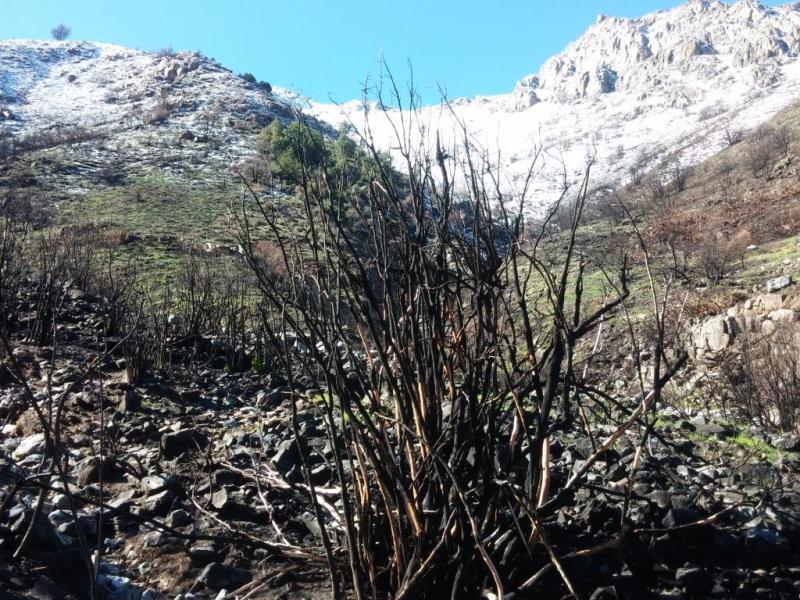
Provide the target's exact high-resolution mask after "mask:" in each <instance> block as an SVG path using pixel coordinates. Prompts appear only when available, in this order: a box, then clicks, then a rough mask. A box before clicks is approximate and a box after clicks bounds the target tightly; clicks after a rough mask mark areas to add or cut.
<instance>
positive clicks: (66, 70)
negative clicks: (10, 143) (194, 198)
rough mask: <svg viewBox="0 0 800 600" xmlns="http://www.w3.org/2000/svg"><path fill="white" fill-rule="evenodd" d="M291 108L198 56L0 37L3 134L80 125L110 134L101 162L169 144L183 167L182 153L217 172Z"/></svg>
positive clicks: (29, 134)
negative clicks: (259, 132) (261, 131)
mask: <svg viewBox="0 0 800 600" xmlns="http://www.w3.org/2000/svg"><path fill="white" fill-rule="evenodd" d="M291 114H292V113H291V107H290V106H289V103H288V101H287V100H286V99H284V98H283V96H282V95H281V94H280V93H279V92H277V91H276V93H269V92H267V91H265V90H264V89H262V88H259V87H258V86H256V85H254V84H252V83H248V82H247V81H245V80H244V79H242V78H241V77H239V76H237V75H235V74H233V73H232V72H231V71H229V70H227V69H225V68H224V67H222V66H221V65H220V64H218V63H217V62H215V61H213V60H211V59H208V58H206V57H203V56H201V55H200V54H197V53H192V52H180V53H172V52H160V53H151V52H141V51H138V50H132V49H128V48H123V47H120V46H115V45H111V44H102V43H89V42H69V41H66V42H57V41H37V40H3V41H0V138H2V137H5V138H9V137H12V138H14V139H17V140H24V139H26V138H27V139H35V138H36V137H37V136H40V137H42V134H48V133H58V132H59V131H64V130H65V129H73V128H81V129H83V130H86V131H90V132H92V133H93V134H97V135H99V136H100V137H102V138H103V139H104V140H105V143H104V144H103V145H102V147H96V148H94V149H93V150H94V151H95V153H98V152H100V153H101V154H102V156H98V157H96V158H99V159H103V158H106V159H107V158H113V156H112V155H113V154H115V153H116V154H120V153H123V154H125V153H127V154H126V156H132V155H136V156H138V157H139V158H142V157H145V158H146V157H147V156H148V155H151V154H152V153H153V152H152V151H154V150H157V151H158V153H159V155H160V156H162V157H163V153H164V151H165V149H169V152H170V156H171V157H173V158H175V161H174V164H173V165H172V166H174V167H176V168H180V166H181V165H180V162H181V160H183V159H185V160H186V161H192V162H193V164H196V165H201V166H203V165H205V166H207V167H209V168H210V169H217V168H219V165H220V164H224V165H227V166H230V165H231V164H232V161H233V164H235V162H236V161H237V160H241V159H242V158H245V157H247V156H249V155H251V154H252V153H253V152H254V144H253V136H254V135H255V134H256V133H257V132H258V130H259V129H260V128H261V127H263V126H264V125H266V124H267V123H268V122H269V121H271V120H272V119H273V118H276V117H279V118H289V117H290V116H291ZM102 150H104V151H105V152H104V153H102V152H101V151H102ZM160 163H161V165H163V166H169V165H168V161H164V160H161V161H160Z"/></svg>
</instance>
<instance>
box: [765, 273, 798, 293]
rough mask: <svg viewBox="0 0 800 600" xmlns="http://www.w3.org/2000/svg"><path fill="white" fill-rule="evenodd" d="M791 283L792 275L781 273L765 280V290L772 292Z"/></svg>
mask: <svg viewBox="0 0 800 600" xmlns="http://www.w3.org/2000/svg"><path fill="white" fill-rule="evenodd" d="M790 285H792V277H791V275H782V276H781V277H775V278H773V279H770V280H769V281H767V292H768V293H770V294H771V293H773V292H777V291H779V290H782V289H784V288H787V287H789V286H790Z"/></svg>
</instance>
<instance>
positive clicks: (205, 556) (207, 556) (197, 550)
mask: <svg viewBox="0 0 800 600" xmlns="http://www.w3.org/2000/svg"><path fill="white" fill-rule="evenodd" d="M189 558H191V560H192V564H193V565H195V566H197V567H203V566H205V565H207V564H209V563H213V562H220V561H222V559H223V556H222V554H220V553H219V552H217V551H216V549H215V548H214V546H212V545H211V544H208V543H205V544H203V543H201V544H195V545H194V546H190V547H189Z"/></svg>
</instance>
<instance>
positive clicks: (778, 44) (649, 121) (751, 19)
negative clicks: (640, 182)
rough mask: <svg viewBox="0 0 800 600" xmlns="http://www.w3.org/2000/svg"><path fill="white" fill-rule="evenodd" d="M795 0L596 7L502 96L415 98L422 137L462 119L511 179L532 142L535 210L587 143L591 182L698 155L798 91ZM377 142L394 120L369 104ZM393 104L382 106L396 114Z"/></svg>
mask: <svg viewBox="0 0 800 600" xmlns="http://www.w3.org/2000/svg"><path fill="white" fill-rule="evenodd" d="M799 52H800V3H794V4H787V5H785V6H782V7H777V8H771V7H765V6H762V5H761V4H759V3H758V2H756V1H754V0H741V1H739V2H736V3H733V4H726V3H722V2H717V1H715V0H708V1H706V0H690V1H689V2H687V3H685V4H683V5H681V6H679V7H677V8H675V9H672V10H669V11H659V12H656V13H652V14H649V15H646V16H644V17H641V18H637V19H622V18H613V17H605V16H600V17H598V18H597V21H596V23H595V24H594V25H592V26H591V27H590V28H589V29H588V30H587V31H586V32H585V33H584V34H583V35H582V36H581V37H580V38H579V39H578V40H576V41H575V42H573V43H572V44H570V45H569V46H568V47H567V48H566V49H565V50H564V51H563V52H561V53H560V54H557V55H556V56H553V57H552V58H550V59H549V60H548V61H546V63H545V64H544V65H543V66H542V68H541V69H540V71H539V73H538V74H536V75H530V76H528V77H525V78H524V79H523V80H522V81H520V82H519V83H518V84H517V85H516V87H515V88H514V90H513V91H512V92H511V93H509V94H507V95H500V96H493V97H479V98H473V99H469V100H465V99H460V100H456V101H454V102H452V103H451V106H452V111H451V110H450V109H449V108H447V107H443V106H431V107H426V108H424V109H422V110H421V111H420V113H419V115H418V119H419V122H418V123H417V127H415V128H413V129H414V130H416V131H419V129H420V127H421V126H424V131H425V135H426V137H427V138H429V142H430V140H433V139H434V134H435V133H436V132H438V133H439V134H440V135H441V136H442V137H443V138H444V139H445V140H449V141H450V142H452V141H453V140H454V138H455V136H458V135H459V134H458V133H457V132H458V131H459V128H458V126H457V123H458V121H462V122H463V123H464V124H465V125H466V126H467V128H468V129H469V130H470V132H471V134H472V137H473V139H474V140H475V141H477V142H478V143H479V144H480V145H481V146H482V147H483V148H484V149H485V150H487V151H488V152H489V153H490V155H491V157H492V159H493V160H494V161H495V162H496V163H497V164H498V165H499V166H500V167H501V169H502V172H503V173H504V175H505V177H506V179H505V185H506V187H507V188H508V189H512V188H514V187H518V186H519V184H520V182H521V181H522V180H523V178H524V176H525V174H526V173H527V171H528V167H529V163H530V159H531V157H532V156H533V154H534V152H535V150H536V148H537V147H540V146H541V147H543V148H544V149H545V153H544V155H543V156H544V163H545V164H544V167H543V170H542V171H541V172H540V173H539V175H538V176H537V178H536V180H535V181H534V186H533V192H532V194H531V202H530V204H529V207H530V208H531V210H533V211H535V210H537V209H540V208H541V206H543V205H546V204H547V203H549V202H551V201H552V199H553V198H554V196H555V195H556V194H557V192H558V189H559V187H560V182H561V179H560V177H559V173H561V172H562V169H563V167H564V166H566V170H567V173H568V176H569V177H576V176H577V174H578V173H579V172H581V171H582V169H583V166H584V163H585V160H586V157H587V154H596V156H597V159H598V165H597V167H596V168H595V170H594V174H595V184H597V185H603V184H607V185H613V184H614V183H616V182H618V181H619V180H621V179H624V178H625V177H626V176H627V174H628V172H629V169H630V168H631V166H632V165H633V164H634V163H646V164H647V165H649V166H652V165H654V164H656V163H657V162H658V161H659V160H660V159H662V158H664V157H665V156H667V155H668V154H670V153H673V152H675V153H677V154H679V155H680V156H681V160H682V161H684V162H686V163H693V162H697V161H698V160H700V159H702V158H705V157H707V156H708V155H710V154H712V153H713V152H715V151H717V150H719V149H720V148H721V147H722V146H723V145H724V143H725V142H724V137H725V135H724V132H725V130H726V129H727V130H732V129H749V128H751V127H753V126H755V125H757V124H759V123H761V122H763V121H765V120H767V119H768V118H769V117H770V116H772V115H773V114H774V113H775V112H776V111H778V110H780V109H781V108H783V107H785V106H787V105H788V104H790V103H792V102H794V101H795V100H796V99H798V98H800V60H798V53H799ZM312 109H313V111H314V112H315V114H317V115H318V116H319V117H320V118H322V119H324V120H326V121H328V122H332V123H335V122H341V121H343V120H347V119H349V120H351V121H352V122H353V123H354V124H355V125H356V127H359V128H363V126H364V117H363V115H362V114H360V112H359V110H358V103H348V104H346V105H344V106H341V107H339V106H333V105H329V104H312ZM370 114H371V117H370V127H371V129H372V133H373V135H374V136H375V137H376V139H377V140H378V142H379V143H380V144H382V145H384V146H386V147H391V146H392V145H393V143H394V141H393V139H392V138H393V135H394V131H393V129H392V127H391V126H390V124H389V123H388V122H387V120H386V119H385V118H383V116H382V115H381V114H380V111H371V113H370ZM399 116H400V115H399V114H398V113H397V111H389V113H388V117H389V118H390V119H392V120H394V121H398V119H399Z"/></svg>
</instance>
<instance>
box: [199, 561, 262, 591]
mask: <svg viewBox="0 0 800 600" xmlns="http://www.w3.org/2000/svg"><path fill="white" fill-rule="evenodd" d="M197 581H199V582H200V583H202V584H204V585H205V586H206V587H208V588H211V589H212V590H222V589H226V590H230V589H235V588H238V587H240V586H242V585H244V584H245V583H247V582H248V581H250V573H248V572H247V571H245V570H244V569H239V568H238V567H233V566H231V565H226V564H223V563H219V562H212V563H209V564H208V565H206V567H205V568H204V569H203V571H202V572H201V573H200V575H199V576H198V577H197Z"/></svg>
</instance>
